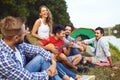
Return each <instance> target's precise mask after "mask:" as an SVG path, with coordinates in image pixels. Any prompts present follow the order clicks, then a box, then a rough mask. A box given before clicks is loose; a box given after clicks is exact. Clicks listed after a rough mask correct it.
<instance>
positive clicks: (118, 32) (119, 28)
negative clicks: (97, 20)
mask: <svg viewBox="0 0 120 80" xmlns="http://www.w3.org/2000/svg"><path fill="white" fill-rule="evenodd" d="M112 31H113V35H114V36H116V37H119V38H120V24H118V25H115V26H114V27H113V29H112Z"/></svg>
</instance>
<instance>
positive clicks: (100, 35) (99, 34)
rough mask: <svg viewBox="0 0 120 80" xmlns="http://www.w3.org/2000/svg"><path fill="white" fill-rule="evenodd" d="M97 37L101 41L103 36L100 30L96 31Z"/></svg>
mask: <svg viewBox="0 0 120 80" xmlns="http://www.w3.org/2000/svg"><path fill="white" fill-rule="evenodd" d="M95 36H96V39H97V40H99V39H100V38H101V37H102V36H103V34H101V32H100V30H95Z"/></svg>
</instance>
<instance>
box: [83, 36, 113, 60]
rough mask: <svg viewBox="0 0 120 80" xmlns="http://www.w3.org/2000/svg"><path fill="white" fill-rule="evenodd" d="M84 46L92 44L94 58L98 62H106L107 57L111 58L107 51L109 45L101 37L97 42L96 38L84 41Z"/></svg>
mask: <svg viewBox="0 0 120 80" xmlns="http://www.w3.org/2000/svg"><path fill="white" fill-rule="evenodd" d="M84 42H85V43H86V44H90V43H94V47H95V50H96V51H95V56H96V57H97V58H98V59H99V60H100V61H108V59H107V57H109V56H111V53H110V50H109V44H108V42H107V41H106V40H105V39H104V37H101V38H100V39H99V40H98V41H97V40H96V38H92V39H89V40H84Z"/></svg>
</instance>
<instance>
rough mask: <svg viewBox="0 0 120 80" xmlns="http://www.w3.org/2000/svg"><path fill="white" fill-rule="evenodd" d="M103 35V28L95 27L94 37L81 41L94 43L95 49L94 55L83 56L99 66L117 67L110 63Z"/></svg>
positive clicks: (107, 45) (109, 54)
mask: <svg viewBox="0 0 120 80" xmlns="http://www.w3.org/2000/svg"><path fill="white" fill-rule="evenodd" d="M103 35H104V29H103V28H101V27H98V28H96V29H95V36H96V38H92V39H89V40H84V41H82V43H83V44H90V43H94V46H95V51H94V54H95V56H94V57H85V60H87V61H88V62H92V63H94V64H96V65H99V66H111V67H112V68H117V67H115V66H114V65H113V63H112V59H111V53H110V50H109V44H108V42H106V40H105V39H104V37H103Z"/></svg>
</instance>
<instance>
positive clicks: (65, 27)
mask: <svg viewBox="0 0 120 80" xmlns="http://www.w3.org/2000/svg"><path fill="white" fill-rule="evenodd" d="M66 26H69V27H71V30H73V26H72V25H70V24H66V25H65V28H66Z"/></svg>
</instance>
